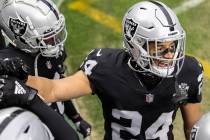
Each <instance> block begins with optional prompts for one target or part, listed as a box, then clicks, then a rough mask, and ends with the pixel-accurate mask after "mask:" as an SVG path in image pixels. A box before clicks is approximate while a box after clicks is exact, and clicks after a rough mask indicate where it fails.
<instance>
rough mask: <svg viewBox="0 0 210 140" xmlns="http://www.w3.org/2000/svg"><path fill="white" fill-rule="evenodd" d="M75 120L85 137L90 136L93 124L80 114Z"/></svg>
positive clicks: (78, 129)
mask: <svg viewBox="0 0 210 140" xmlns="http://www.w3.org/2000/svg"><path fill="white" fill-rule="evenodd" d="M75 120H77V121H75ZM75 120H73V121H74V123H75V125H76V127H77V131H79V132H80V133H81V134H82V135H83V137H84V138H86V137H87V136H90V134H91V125H90V124H89V123H88V122H86V121H85V120H84V119H83V118H82V117H80V116H78V117H77V118H76V119H75Z"/></svg>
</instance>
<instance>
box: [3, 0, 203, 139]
mask: <svg viewBox="0 0 210 140" xmlns="http://www.w3.org/2000/svg"><path fill="white" fill-rule="evenodd" d="M123 38H124V47H125V48H126V49H125V50H124V49H111V48H101V49H95V50H93V51H91V53H90V54H89V55H88V56H87V57H86V59H85V61H84V62H83V64H82V65H81V67H80V70H79V71H78V72H76V73H75V74H73V75H71V76H68V77H66V78H63V79H59V80H49V79H46V78H42V77H35V76H29V77H28V80H27V85H29V86H31V87H33V88H35V89H37V90H38V93H39V95H41V96H42V97H43V98H44V99H45V101H46V102H54V101H58V100H68V99H69V98H75V97H80V96H83V95H89V94H91V93H95V94H96V95H97V96H98V97H99V99H100V100H101V102H102V108H103V115H104V119H105V124H104V127H105V128H104V129H105V136H104V139H105V140H122V139H124V140H128V139H138V140H145V139H148V140H156V139H159V140H173V139H174V138H173V133H172V130H173V125H172V122H173V120H174V118H175V116H176V111H177V109H178V108H179V107H180V109H181V112H182V116H183V121H184V131H185V134H186V139H189V133H190V130H191V128H192V126H193V124H194V123H195V122H196V121H197V120H198V119H199V118H200V101H201V86H202V79H203V69H202V65H201V64H200V63H199V62H198V61H197V60H196V59H195V58H193V57H190V56H185V54H184V50H185V31H184V30H183V28H182V26H181V25H180V23H179V21H178V18H177V17H176V15H175V14H174V12H173V11H172V10H171V9H170V8H169V7H167V6H166V5H165V4H163V3H161V2H158V1H146V2H139V3H137V4H135V5H134V6H132V7H131V8H130V9H129V10H128V11H127V12H126V14H125V16H124V19H123ZM15 69H16V68H15ZM20 69H21V68H18V70H20ZM13 75H15V74H14V73H13ZM3 79H4V81H5V82H4V83H3V82H2V83H3V84H4V86H10V87H11V89H10V90H8V89H7V88H5V87H4V86H3V85H2V87H1V91H2V92H3V93H4V95H3V97H2V98H3V99H4V96H6V97H7V96H14V87H15V82H16V83H17V82H18V83H19V84H20V85H22V88H23V89H24V90H26V91H28V93H29V94H24V95H16V96H17V97H18V99H20V100H24V101H27V98H28V96H29V95H30V92H29V90H30V87H27V86H25V85H24V83H23V82H22V81H21V80H18V79H16V78H14V77H10V78H7V79H6V78H3ZM45 85H47V86H45ZM7 101H8V102H9V101H10V100H7Z"/></svg>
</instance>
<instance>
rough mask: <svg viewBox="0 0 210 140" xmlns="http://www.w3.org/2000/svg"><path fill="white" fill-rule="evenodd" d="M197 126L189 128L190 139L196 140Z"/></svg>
mask: <svg viewBox="0 0 210 140" xmlns="http://www.w3.org/2000/svg"><path fill="white" fill-rule="evenodd" d="M198 130H199V127H197V126H194V127H193V128H192V130H191V135H190V140H196V136H197V133H198Z"/></svg>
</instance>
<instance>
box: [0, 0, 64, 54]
mask: <svg viewBox="0 0 210 140" xmlns="http://www.w3.org/2000/svg"><path fill="white" fill-rule="evenodd" d="M0 25H1V28H2V32H3V33H4V35H5V36H6V38H8V40H9V41H10V42H11V43H12V44H13V45H15V46H16V47H17V48H19V49H21V50H23V51H25V52H28V53H37V52H39V51H40V52H41V54H42V55H43V56H47V57H54V56H57V55H58V54H59V53H60V51H61V50H63V45H64V42H65V40H66V38H67V31H66V27H65V19H64V16H63V15H62V14H61V13H60V12H59V11H58V9H57V7H56V5H55V4H54V3H53V2H52V1H51V0H1V2H0Z"/></svg>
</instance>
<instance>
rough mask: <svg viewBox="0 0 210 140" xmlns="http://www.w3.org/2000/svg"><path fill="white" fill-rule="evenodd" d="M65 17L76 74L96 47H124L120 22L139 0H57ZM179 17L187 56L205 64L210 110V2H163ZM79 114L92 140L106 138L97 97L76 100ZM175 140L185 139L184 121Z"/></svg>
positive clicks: (70, 59) (178, 119)
mask: <svg viewBox="0 0 210 140" xmlns="http://www.w3.org/2000/svg"><path fill="white" fill-rule="evenodd" d="M54 1H55V3H56V4H57V5H58V6H59V8H60V10H61V12H62V13H63V14H64V16H65V18H66V26H67V30H68V39H67V42H66V44H65V47H66V49H67V52H68V58H67V60H66V64H67V65H68V73H69V74H71V73H73V72H75V71H76V70H77V69H78V68H79V66H80V64H81V63H82V62H83V60H84V57H85V56H86V55H87V53H88V52H89V51H90V50H92V49H93V48H98V47H100V48H101V47H102V48H104V47H111V48H121V47H122V35H121V20H122V17H123V15H124V14H125V12H126V11H127V9H128V8H129V7H130V6H131V5H133V4H134V3H137V2H139V1H140V0H54ZM161 1H162V2H164V3H165V4H167V5H168V6H170V7H171V8H172V9H173V10H174V11H175V12H176V13H177V15H178V17H179V20H180V22H181V24H182V25H183V27H184V29H185V30H186V33H187V39H186V42H187V43H186V53H187V54H188V55H193V56H195V57H196V58H198V59H199V60H200V61H201V62H202V64H203V65H204V70H205V74H204V75H205V77H204V78H205V79H204V84H203V102H202V105H203V106H202V110H203V112H207V111H209V110H210V51H209V50H210V49H209V45H210V16H209V15H210V10H209V8H210V0H161ZM75 102H76V104H77V105H78V108H79V110H80V113H81V114H82V116H83V117H84V118H86V119H87V120H88V121H89V122H90V123H91V124H92V126H93V133H92V136H91V139H92V140H102V139H103V133H104V132H103V117H102V111H101V103H100V101H99V100H98V99H97V97H96V96H87V97H82V98H80V99H76V101H75ZM174 124H175V126H174V135H175V140H184V134H183V130H182V119H181V117H180V112H178V114H177V117H176V120H175V122H174Z"/></svg>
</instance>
